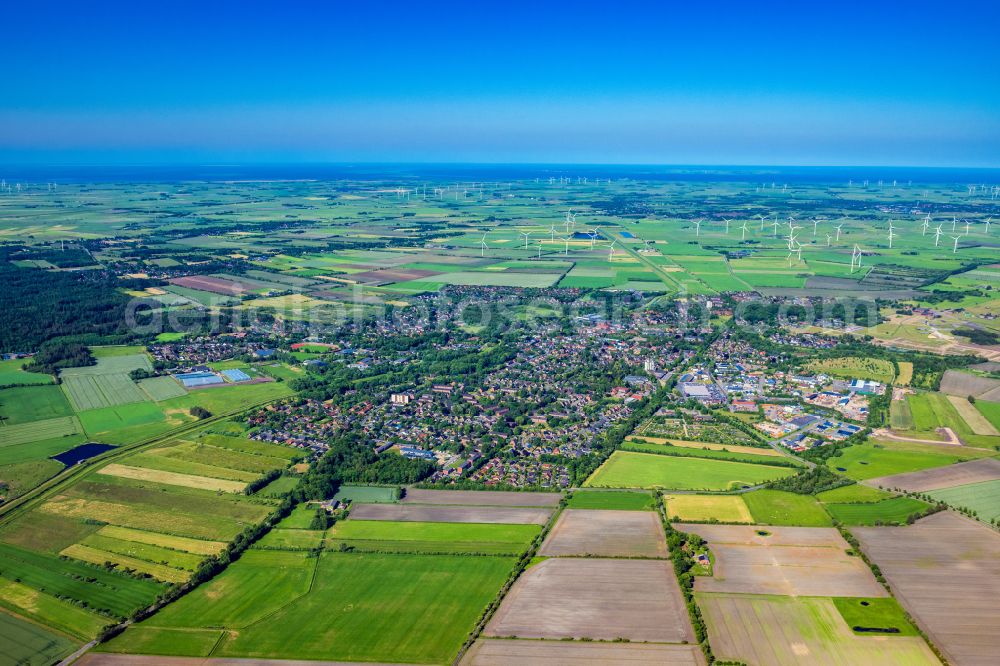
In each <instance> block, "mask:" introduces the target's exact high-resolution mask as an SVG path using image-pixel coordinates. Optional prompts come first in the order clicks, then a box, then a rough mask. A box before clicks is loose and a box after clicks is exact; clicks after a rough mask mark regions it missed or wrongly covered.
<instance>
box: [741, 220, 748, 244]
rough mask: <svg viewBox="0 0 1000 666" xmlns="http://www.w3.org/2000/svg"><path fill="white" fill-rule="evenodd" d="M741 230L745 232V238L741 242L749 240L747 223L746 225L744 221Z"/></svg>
mask: <svg viewBox="0 0 1000 666" xmlns="http://www.w3.org/2000/svg"><path fill="white" fill-rule="evenodd" d="M740 229H741V230H742V231H743V237H742V238H741V239H740V240H746V239H747V223H746V220H744V221H743V226H742V227H740Z"/></svg>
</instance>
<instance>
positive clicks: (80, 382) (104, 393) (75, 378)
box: [62, 373, 149, 411]
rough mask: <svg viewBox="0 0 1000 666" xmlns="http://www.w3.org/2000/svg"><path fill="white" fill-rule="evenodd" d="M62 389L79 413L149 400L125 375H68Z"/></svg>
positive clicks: (63, 381) (63, 380) (64, 378)
mask: <svg viewBox="0 0 1000 666" xmlns="http://www.w3.org/2000/svg"><path fill="white" fill-rule="evenodd" d="M62 389H63V391H65V392H66V396H67V397H68V398H69V400H70V402H71V403H73V408H74V409H76V410H77V411H83V410H87V409H99V408H101V407H112V406H115V405H127V404H129V403H133V402H143V401H145V400H148V399H149V398H148V397H147V396H146V394H145V393H143V392H142V391H141V390H140V389H139V387H138V386H137V385H136V383H135V382H133V381H132V380H131V379H130V378H129V376H128V374H125V373H120V374H100V375H99V374H93V375H89V374H88V375H67V376H65V377H63V378H62Z"/></svg>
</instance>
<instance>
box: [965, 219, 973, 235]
mask: <svg viewBox="0 0 1000 666" xmlns="http://www.w3.org/2000/svg"><path fill="white" fill-rule="evenodd" d="M971 224H972V223H971V222H969V220H968V219H966V220H965V235H966V236H968V235H969V225H971Z"/></svg>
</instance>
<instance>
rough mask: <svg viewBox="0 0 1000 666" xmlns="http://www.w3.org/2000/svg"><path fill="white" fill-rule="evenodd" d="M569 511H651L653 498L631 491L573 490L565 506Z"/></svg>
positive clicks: (646, 494)
mask: <svg viewBox="0 0 1000 666" xmlns="http://www.w3.org/2000/svg"><path fill="white" fill-rule="evenodd" d="M566 507H567V508H569V509H609V510H618V511H652V510H653V509H654V502H653V496H652V495H650V494H649V493H640V492H633V491H624V490H622V491H614V492H611V491H603V490H601V491H597V490H591V491H587V490H575V491H573V496H572V497H570V498H569V503H568V504H567V505H566Z"/></svg>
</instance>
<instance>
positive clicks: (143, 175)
mask: <svg viewBox="0 0 1000 666" xmlns="http://www.w3.org/2000/svg"><path fill="white" fill-rule="evenodd" d="M560 177H565V178H571V179H573V180H574V181H575V180H576V179H577V178H587V179H589V180H593V179H594V178H601V179H603V178H613V179H615V180H620V179H634V180H647V181H663V182H667V181H713V182H746V183H751V184H762V183H768V184H770V183H771V182H774V183H776V184H777V185H778V186H780V185H783V184H794V183H846V182H847V181H848V180H853V181H854V183H855V184H860V183H861V182H862V181H864V180H868V181H869V184H870V185H875V184H876V183H877V182H878V181H879V180H882V181H883V182H884V184H885V185H890V184H891V183H892V181H893V180H895V181H896V182H897V183H898V184H899V185H904V184H906V183H908V182H914V183H961V184H962V185H967V184H973V183H985V184H995V183H998V182H1000V169H969V168H936V167H822V166H817V167H802V166H697V165H690V166H688V165H669V166H651V165H622V164H613V165H600V164H373V163H357V164H348V163H344V164H332V163H326V164H308V163H301V164H246V165H242V164H209V165H204V164H175V165H114V166H79V165H52V166H45V165H36V164H33V165H25V166H17V165H0V178H4V179H6V180H7V181H8V182H24V183H48V182H55V183H176V182H185V181H188V182H190V181H202V182H203V181H231V180H233V181H239V180H243V181H252V180H355V181H383V182H384V181H391V182H408V181H413V182H420V181H437V182H440V181H459V182H465V181H469V182H472V181H476V182H479V181H484V182H497V181H500V182H503V181H515V180H518V181H524V180H533V179H535V178H538V179H539V180H541V181H543V182H544V181H547V180H548V179H549V178H560Z"/></svg>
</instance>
